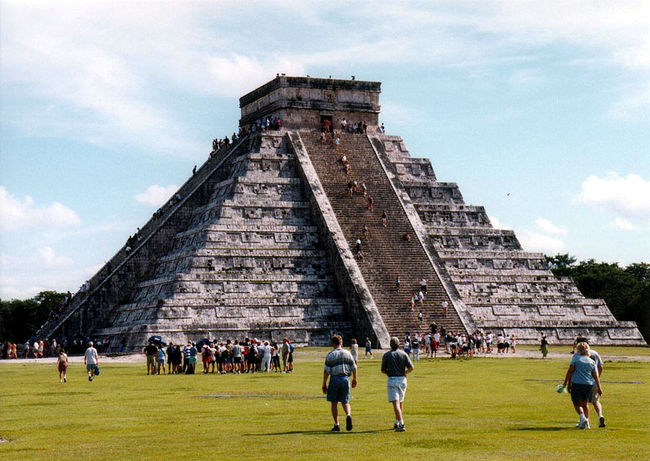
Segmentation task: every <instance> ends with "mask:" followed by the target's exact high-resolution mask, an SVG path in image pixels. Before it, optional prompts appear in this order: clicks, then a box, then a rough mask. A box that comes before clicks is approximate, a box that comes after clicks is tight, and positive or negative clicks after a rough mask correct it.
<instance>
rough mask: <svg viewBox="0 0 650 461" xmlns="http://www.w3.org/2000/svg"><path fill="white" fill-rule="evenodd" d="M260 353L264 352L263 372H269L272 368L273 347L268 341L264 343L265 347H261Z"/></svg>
mask: <svg viewBox="0 0 650 461" xmlns="http://www.w3.org/2000/svg"><path fill="white" fill-rule="evenodd" d="M260 352H263V353H264V355H263V356H262V367H261V368H262V369H261V371H263V372H268V371H269V367H270V366H271V346H270V345H269V342H268V341H264V345H263V346H262V347H260Z"/></svg>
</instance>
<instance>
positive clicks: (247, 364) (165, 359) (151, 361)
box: [143, 338, 294, 375]
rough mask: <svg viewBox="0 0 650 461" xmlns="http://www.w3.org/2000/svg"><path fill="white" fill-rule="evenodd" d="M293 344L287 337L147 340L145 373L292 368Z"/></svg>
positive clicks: (267, 370)
mask: <svg viewBox="0 0 650 461" xmlns="http://www.w3.org/2000/svg"><path fill="white" fill-rule="evenodd" d="M293 351H294V346H293V344H292V343H291V341H290V340H289V338H284V339H283V340H282V343H280V344H278V343H276V342H272V341H261V340H258V339H257V338H245V339H244V340H243V341H239V340H234V341H232V340H230V339H228V340H227V341H225V342H224V341H219V342H217V341H210V340H207V339H202V340H200V341H198V342H196V343H194V342H192V341H188V342H187V344H185V345H180V344H172V343H170V344H169V345H166V344H165V343H163V342H161V341H149V344H148V345H147V346H145V348H144V349H143V353H144V354H145V356H146V358H147V374H148V375H154V374H156V375H160V374H188V375H192V374H195V373H199V372H202V373H204V374H208V373H217V374H227V373H233V374H241V373H267V372H275V373H291V372H293Z"/></svg>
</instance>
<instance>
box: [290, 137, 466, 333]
mask: <svg viewBox="0 0 650 461" xmlns="http://www.w3.org/2000/svg"><path fill="white" fill-rule="evenodd" d="M340 136H341V146H340V147H339V148H338V149H336V148H335V147H334V145H332V144H331V143H327V144H321V142H320V134H319V133H318V132H307V131H304V132H300V137H301V139H302V141H303V143H304V145H305V148H306V149H307V151H308V153H309V157H310V159H311V162H312V164H313V166H314V169H315V170H316V172H317V174H318V176H319V179H320V181H321V184H322V186H323V188H324V190H325V193H326V195H327V198H328V200H329V202H330V204H331V205H332V208H333V210H334V212H335V213H336V216H337V220H338V222H339V224H340V226H341V229H342V230H343V233H344V234H345V238H346V240H347V241H348V244H349V245H350V248H352V249H354V247H355V241H356V240H357V239H361V241H362V251H363V254H364V260H363V261H359V260H358V265H359V267H360V269H361V273H362V274H363V277H364V279H365V281H366V283H367V285H368V287H369V289H370V292H371V294H372V297H373V299H374V301H375V304H376V305H377V308H378V310H379V312H380V313H381V316H382V319H383V320H384V323H385V325H386V328H387V329H388V331H389V332H390V334H391V335H397V336H399V337H403V336H404V334H406V333H407V332H414V331H424V330H426V329H427V328H428V325H429V324H430V323H431V322H432V321H435V322H436V323H437V324H438V326H441V327H445V328H446V329H448V330H449V329H451V330H460V331H464V330H465V328H464V326H463V324H462V322H461V320H460V318H459V316H458V314H457V313H456V311H455V310H454V308H453V307H452V306H453V305H452V302H451V301H450V299H449V296H448V295H447V293H446V291H445V290H444V288H443V286H442V284H441V282H440V280H439V279H438V276H437V274H436V271H435V269H434V268H433V266H432V264H431V263H430V261H429V259H428V257H427V254H426V252H425V250H424V248H423V247H422V246H421V244H420V242H419V241H418V239H417V238H416V235H415V231H414V229H413V227H412V226H411V223H410V221H409V219H408V216H407V214H406V213H405V211H404V209H403V207H402V204H401V202H400V200H399V197H398V196H397V195H396V194H395V191H394V189H393V188H392V186H391V183H390V180H389V178H388V177H387V176H386V173H385V172H384V170H383V168H382V165H381V163H380V161H379V159H378V158H377V155H376V154H375V152H374V150H373V148H372V145H371V144H370V142H369V140H368V137H367V136H365V135H356V134H347V133H346V134H342V135H340ZM343 154H345V155H346V156H347V158H348V161H349V162H350V166H351V169H350V174H349V175H348V174H346V173H345V171H344V168H343V165H342V164H341V162H340V160H339V159H340V157H341V156H342V155H343ZM352 180H356V181H357V182H358V183H359V184H361V183H365V184H366V186H367V188H368V193H369V194H370V195H372V197H373V198H374V211H370V210H368V209H367V207H366V203H367V202H366V199H365V198H364V197H363V195H362V194H361V193H355V194H353V196H352V197H350V196H349V193H348V188H347V184H348V182H349V181H352ZM383 210H386V212H387V215H388V226H387V227H385V228H384V227H383V226H382V224H381V215H382V211H383ZM364 224H365V225H366V226H367V227H368V229H369V235H368V237H367V238H365V237H364V236H363V226H364ZM406 233H408V234H410V235H411V236H412V239H411V240H410V241H406V240H405V239H404V235H405V234H406ZM397 276H399V277H400V279H401V287H400V289H399V290H397V289H396V287H395V279H396V278H397ZM423 278H424V279H426V280H427V296H426V298H425V300H424V305H423V306H420V304H419V303H418V304H417V305H416V307H415V309H412V308H411V306H410V299H411V296H412V295H413V293H416V292H418V291H419V290H420V280H421V279H423ZM442 301H447V302H448V305H449V307H448V311H447V315H446V316H445V315H444V313H443V311H442V305H441V304H442ZM418 312H422V313H423V322H422V324H420V323H419V321H418Z"/></svg>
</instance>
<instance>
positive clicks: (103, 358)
mask: <svg viewBox="0 0 650 461" xmlns="http://www.w3.org/2000/svg"><path fill="white" fill-rule="evenodd" d="M595 349H596V350H598V351H599V352H600V350H599V349H598V348H595ZM327 351H328V349H325V348H318V349H310V348H308V349H304V350H301V349H297V351H296V354H295V356H296V357H295V360H296V362H301V361H317V360H323V359H324V358H325V355H326V353H327ZM384 352H385V351H383V350H380V349H376V350H374V351H373V353H374V356H375V358H374V360H379V358H381V356H382V354H383V353H384ZM600 356H601V357H602V359H603V360H604V361H612V362H650V355H638V354H629V355H618V354H617V355H613V354H612V355H608V354H607V352H600ZM476 357H489V358H494V359H499V360H508V359H513V358H526V359H537V360H558V359H561V360H569V358H570V357H571V348H570V346H556V347H555V348H554V349H552V350H551V351H550V352H549V354H548V356H547V357H546V359H543V358H542V354H541V353H540V352H539V351H531V350H526V349H520V350H518V351H517V353H515V354H513V353H512V352H509V353H507V354H497V353H496V351H495V352H493V353H492V354H476ZM420 358H425V357H424V355H423V354H421V355H420ZM438 358H442V359H445V358H449V354H445V353H444V352H440V351H439V352H438ZM68 360H69V361H70V362H71V363H83V356H70V357H69V358H68ZM360 360H363V359H361V358H360ZM99 362H100V363H141V364H142V366H145V364H146V358H145V356H144V354H140V353H138V354H120V355H112V354H110V355H103V354H100V355H99ZM3 363H56V357H46V358H42V359H15V360H0V364H3Z"/></svg>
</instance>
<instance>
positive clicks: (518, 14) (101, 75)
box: [0, 0, 650, 299]
mask: <svg viewBox="0 0 650 461" xmlns="http://www.w3.org/2000/svg"><path fill="white" fill-rule="evenodd" d="M0 8H1V9H0V12H1V14H0V34H1V35H0V58H1V61H0V66H1V67H0V101H1V103H0V232H1V234H0V297H2V298H5V299H6V298H13V297H19V298H21V297H26V296H32V295H34V294H36V293H37V292H38V291H41V290H44V289H56V290H68V289H70V290H71V291H75V290H76V289H77V288H78V286H79V285H81V284H82V283H83V282H84V281H85V280H86V279H87V278H88V277H89V276H90V275H91V274H92V273H94V271H95V270H97V269H98V268H99V267H100V266H101V265H102V264H103V262H104V261H106V260H107V259H108V258H110V257H111V256H112V255H113V254H114V252H115V251H116V250H117V249H118V248H119V247H120V246H121V245H122V244H123V242H124V241H125V240H126V238H127V237H128V236H129V234H131V233H133V232H134V231H135V229H136V228H137V227H138V226H141V225H142V224H143V223H144V222H145V221H146V220H147V219H148V217H149V216H150V215H151V213H153V212H154V211H155V210H156V208H157V207H158V205H159V204H160V203H162V202H163V201H164V200H165V199H166V198H168V197H169V196H170V195H171V194H172V191H173V190H174V189H175V187H176V186H177V185H180V184H182V183H183V182H184V181H185V180H186V179H187V177H188V176H189V175H190V174H191V170H192V166H193V165H194V164H201V163H202V162H203V161H205V159H206V158H207V155H208V152H209V150H210V147H211V140H212V139H213V138H214V137H218V136H219V137H221V136H223V135H225V134H230V133H232V132H233V131H234V130H235V129H236V125H237V120H238V118H239V107H238V98H239V97H240V96H241V95H242V94H244V93H246V92H248V91H250V90H251V89H254V88H255V87H257V86H259V85H261V84H263V83H265V82H266V81H268V80H270V79H272V78H273V77H274V76H275V75H276V73H278V72H282V73H286V74H289V75H304V74H309V75H312V76H325V77H326V76H328V75H332V77H335V78H349V76H351V75H355V76H356V78H357V79H363V80H378V81H381V82H382V95H381V99H380V102H381V104H382V115H381V120H382V121H383V122H384V123H385V124H386V127H387V131H388V132H389V133H390V134H397V135H400V136H402V137H403V138H404V140H405V143H406V145H407V147H408V148H409V150H410V152H411V154H412V155H413V156H417V157H427V158H429V159H431V161H432V163H433V166H434V169H435V171H436V173H437V175H438V178H439V179H440V180H443V181H454V182H457V183H458V184H459V185H460V188H461V191H462V192H463V195H464V197H465V200H466V202H468V203H471V204H474V205H483V206H485V207H486V210H487V212H488V215H489V216H490V217H491V219H492V220H493V223H494V224H495V225H497V226H499V227H503V228H509V229H514V230H515V232H516V233H517V235H518V237H519V239H520V240H521V241H522V243H523V245H524V247H525V248H526V249H527V250H531V251H542V252H545V253H548V254H555V253H558V252H562V253H564V252H568V253H570V254H572V255H575V256H577V257H578V258H580V259H587V258H594V259H596V260H602V261H608V262H620V263H621V264H629V263H631V262H650V243H649V242H650V147H649V146H650V3H649V2H645V1H638V2H633V1H627V2H626V1H622V2H615V3H613V2H606V1H573V2H564V1H563V2H553V1H550V2H539V1H492V2H478V1H477V2H462V1H441V2H399V1H391V2H382V1H378V2H372V3H367V4H365V3H364V4H360V3H358V2H336V1H333V2H327V3H324V2H311V1H291V0H285V1H282V2H274V1H263V2H262V1H249V2H234V1H228V2H200V1H195V2H145V1H139V2H119V1H111V2H81V1H80V2H66V1H62V2H30V1H0Z"/></svg>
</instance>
